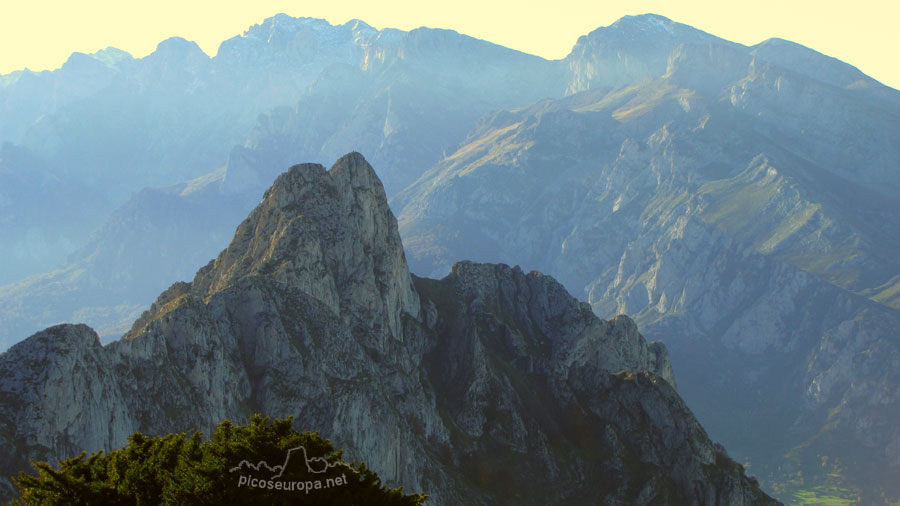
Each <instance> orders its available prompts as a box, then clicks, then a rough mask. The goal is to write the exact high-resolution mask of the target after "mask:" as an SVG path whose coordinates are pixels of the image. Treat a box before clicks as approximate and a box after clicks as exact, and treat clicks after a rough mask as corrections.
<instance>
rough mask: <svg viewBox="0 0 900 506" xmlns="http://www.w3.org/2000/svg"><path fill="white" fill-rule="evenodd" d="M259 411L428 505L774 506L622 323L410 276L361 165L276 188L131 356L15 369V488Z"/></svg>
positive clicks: (161, 306) (10, 373)
mask: <svg viewBox="0 0 900 506" xmlns="http://www.w3.org/2000/svg"><path fill="white" fill-rule="evenodd" d="M254 412H263V413H266V414H268V415H271V416H278V417H282V416H288V415H292V416H294V417H295V420H296V422H295V424H296V425H297V426H298V428H299V429H301V430H318V431H321V432H322V433H323V434H324V435H325V436H326V437H328V438H330V439H331V440H332V441H334V442H335V444H336V446H339V447H343V448H345V450H346V452H347V456H348V457H349V458H351V459H353V460H365V461H366V462H367V463H368V464H369V465H370V466H371V467H372V468H373V469H375V470H376V471H377V472H378V473H379V474H380V475H381V476H382V477H384V478H385V479H387V480H388V481H390V482H391V483H396V484H402V485H403V486H404V487H406V489H407V490H422V491H425V492H427V493H428V494H429V495H430V496H431V499H430V504H434V505H450V504H467V505H468V504H471V505H477V504H485V505H487V504H492V505H496V504H560V503H569V504H595V503H597V502H598V501H600V502H602V503H603V504H621V505H625V504H629V505H630V504H673V505H674V504H697V505H701V504H702V505H707V504H716V505H725V504H775V501H773V500H772V499H770V498H768V497H767V496H765V494H763V493H762V492H760V490H759V488H758V487H757V486H756V485H755V484H754V483H753V480H751V479H750V478H748V477H747V476H745V475H744V471H743V469H742V468H741V467H740V466H738V465H737V464H735V463H734V462H732V461H731V460H730V459H728V458H727V457H726V456H725V455H724V453H723V452H722V451H721V450H718V451H717V450H716V448H715V447H714V445H713V443H712V442H711V441H710V440H709V438H708V437H707V435H706V433H705V432H704V430H703V429H702V428H701V427H700V425H699V424H698V423H697V421H696V420H695V419H694V417H693V415H692V414H691V412H690V410H689V409H688V408H687V407H686V406H685V404H684V403H683V402H682V401H681V399H680V397H679V396H678V393H677V392H676V390H675V380H674V376H673V372H672V368H671V366H670V364H669V359H668V354H667V352H666V350H665V347H664V346H662V345H661V344H659V343H650V344H648V343H646V341H645V340H644V338H643V337H642V336H641V335H640V334H639V333H638V331H637V327H636V326H635V324H634V323H633V322H632V321H631V320H630V319H629V318H627V317H625V316H619V317H617V318H615V319H614V320H611V321H604V320H600V319H598V318H597V317H596V316H595V315H594V314H593V313H592V312H591V310H590V308H589V306H587V305H586V304H585V303H582V302H579V301H577V300H576V299H575V298H573V297H572V296H571V295H569V294H568V293H567V292H566V291H565V289H564V288H563V287H562V286H561V285H560V284H559V283H557V282H556V281H555V280H554V279H552V278H550V277H549V276H544V275H542V274H540V273H537V272H531V273H528V274H526V273H524V272H523V271H522V270H521V269H519V268H518V267H516V268H510V267H508V266H505V265H486V264H476V263H471V262H460V263H457V264H455V265H454V266H453V268H452V269H451V272H450V274H449V275H448V276H447V277H445V278H444V279H441V280H430V279H425V278H415V277H412V276H411V275H410V273H409V271H408V269H407V265H406V260H405V257H404V253H403V249H402V247H401V244H400V239H399V235H398V230H397V222H396V220H395V218H394V216H393V214H392V213H391V211H390V209H389V208H388V206H387V200H386V198H385V195H384V190H383V188H382V186H381V183H380V182H379V180H378V178H377V177H376V176H375V174H374V172H373V170H372V168H371V167H370V166H369V164H368V163H367V162H366V161H365V160H364V159H363V158H362V156H360V155H359V154H357V153H352V154H349V155H347V156H345V157H343V158H341V159H340V160H338V162H337V163H336V164H335V165H334V167H332V168H331V169H330V170H328V171H326V170H325V169H324V168H323V167H321V166H318V165H297V166H294V167H292V168H291V169H290V170H289V171H288V172H287V173H285V174H283V175H282V176H280V177H279V178H278V180H277V181H276V182H275V184H274V185H273V187H272V188H271V189H270V190H269V191H268V192H266V194H265V196H264V197H263V200H262V202H261V203H260V205H259V206H258V207H257V208H256V209H255V210H254V211H253V212H252V213H251V214H250V216H249V217H248V218H247V220H245V221H244V223H242V224H241V225H240V226H239V227H238V229H237V232H236V234H235V238H234V240H233V241H232V243H231V245H230V246H229V247H228V248H227V249H225V250H224V251H223V252H222V253H221V254H220V255H219V256H218V258H217V259H215V260H214V261H212V262H210V264H209V265H207V266H206V267H204V268H202V269H201V270H200V271H199V272H198V273H197V276H196V277H195V278H194V280H193V281H192V282H191V283H176V284H175V285H173V286H172V287H171V288H170V289H169V290H167V291H166V292H164V293H163V294H161V295H160V297H159V298H158V300H157V302H156V303H154V304H153V306H152V307H151V308H150V309H149V310H148V311H147V312H145V313H144V315H143V316H142V317H141V318H140V319H139V320H138V321H137V322H135V325H134V327H133V328H132V331H131V332H130V333H129V334H128V335H127V336H125V338H123V339H122V340H120V341H117V342H115V343H112V344H110V345H108V346H106V347H101V346H100V344H99V341H98V339H97V337H96V334H94V333H93V332H92V331H91V330H90V329H88V328H87V327H85V326H72V325H64V326H58V327H53V328H50V329H47V330H46V331H44V332H41V333H38V334H36V335H34V336H32V337H31V338H29V339H27V340H25V341H23V342H21V343H19V344H17V345H16V346H14V347H12V348H11V349H10V350H9V351H8V352H6V353H4V354H3V355H2V356H0V431H2V432H0V444H2V445H3V448H4V451H3V452H0V455H3V457H0V466H2V471H3V473H4V475H6V476H9V475H10V474H13V473H14V472H15V471H17V470H20V469H23V468H24V467H25V462H26V461H27V459H28V458H41V459H48V458H58V457H66V456H71V455H73V454H76V453H78V452H79V451H80V450H81V449H85V450H88V451H95V450H98V449H103V448H106V449H109V448H113V447H117V446H121V445H122V444H123V443H124V442H125V438H126V436H127V435H128V434H129V433H130V432H131V431H134V430H140V431H142V432H145V433H149V434H158V433H164V432H171V431H179V432H180V431H190V430H195V429H200V430H204V431H206V432H207V433H208V432H209V430H210V429H211V428H212V426H213V425H214V424H215V423H216V422H218V421H219V420H221V419H224V418H232V419H244V418H246V417H247V416H249V415H250V414H251V413H254ZM7 450H8V451H7Z"/></svg>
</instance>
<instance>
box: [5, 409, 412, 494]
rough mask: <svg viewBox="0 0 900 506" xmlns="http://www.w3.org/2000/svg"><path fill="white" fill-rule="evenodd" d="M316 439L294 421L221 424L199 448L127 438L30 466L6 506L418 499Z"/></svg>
mask: <svg viewBox="0 0 900 506" xmlns="http://www.w3.org/2000/svg"><path fill="white" fill-rule="evenodd" d="M341 453H342V452H341V451H340V450H338V451H335V450H334V448H333V447H332V445H331V443H330V442H329V441H328V440H326V439H323V438H322V437H321V436H319V434H318V433H317V432H304V433H302V434H301V433H300V432H298V431H296V430H295V429H294V428H293V419H292V418H285V419H275V420H273V421H271V423H270V420H269V418H267V417H266V418H264V417H262V416H260V415H254V416H253V417H251V419H250V423H249V424H248V425H240V426H237V425H234V424H232V422H231V421H229V420H225V421H223V422H221V423H220V424H219V425H218V426H217V427H216V429H215V431H214V432H213V435H212V437H211V438H209V439H208V440H206V441H204V440H203V437H202V435H201V434H200V433H199V432H195V433H194V434H193V435H192V436H190V437H188V436H187V435H186V434H169V435H165V436H158V437H148V436H145V435H143V434H141V433H139V432H135V433H134V434H132V435H131V436H130V437H129V438H128V445H127V446H125V447H124V448H121V449H118V450H113V451H110V452H108V453H104V452H98V453H95V454H93V455H91V456H90V457H87V456H86V454H85V453H84V452H82V453H81V455H79V456H77V457H74V458H69V459H65V460H60V461H59V467H58V469H55V468H54V467H53V466H51V465H50V464H48V463H46V462H33V465H34V466H35V469H36V470H37V475H32V474H27V473H24V472H23V473H21V474H19V476H17V477H15V478H13V481H14V483H15V484H16V485H17V486H18V487H19V489H20V491H21V496H20V497H19V498H18V499H16V500H13V501H12V503H10V504H11V505H12V506H23V505H28V506H32V505H35V506H36V505H43V506H57V505H59V506H62V505H66V506H70V505H113V506H119V505H121V506H125V505H129V506H131V505H135V506H145V505H146V506H150V505H160V504H162V505H210V506H212V505H216V506H221V505H246V504H260V505H263V504H266V505H269V504H271V505H282V504H285V505H286V504H291V505H304V504H310V505H312V504H315V505H320V506H329V505H335V506H338V505H340V506H352V505H359V506H363V505H365V506H418V505H421V504H422V503H423V502H424V501H425V495H423V494H404V493H403V489H402V488H396V489H389V488H387V487H385V486H384V485H382V483H381V479H380V478H379V477H378V475H377V474H376V473H374V472H373V471H371V470H369V469H368V468H367V467H366V465H365V463H356V464H351V463H347V462H344V461H343V460H341Z"/></svg>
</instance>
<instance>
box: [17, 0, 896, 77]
mask: <svg viewBox="0 0 900 506" xmlns="http://www.w3.org/2000/svg"><path fill="white" fill-rule="evenodd" d="M278 12H284V13H287V14H290V15H292V16H311V17H320V18H325V19H327V20H329V21H330V22H332V23H336V24H339V23H343V22H345V21H347V20H349V19H352V18H358V19H362V20H363V21H365V22H367V23H369V24H370V25H372V26H374V27H376V28H385V27H393V28H401V29H412V28H416V27H419V26H430V27H438V28H452V29H454V30H456V31H459V32H462V33H466V34H468V35H471V36H474V37H478V38H481V39H486V40H490V41H492V42H495V43H498V44H502V45H504V46H508V47H511V48H515V49H518V50H521V51H525V52H528V53H532V54H537V55H540V56H543V57H545V58H551V59H556V58H562V57H563V56H565V55H566V54H567V53H568V52H569V50H570V49H571V48H572V46H573V45H574V44H575V41H576V39H577V38H578V36H580V35H583V34H586V33H588V32H589V31H591V30H593V29H594V28H597V27H599V26H605V25H608V24H610V23H612V22H614V21H615V20H616V19H618V18H620V17H622V16H623V15H626V14H641V13H645V12H655V13H657V14H662V15H664V16H667V17H669V18H671V19H673V20H675V21H680V22H682V23H686V24H689V25H692V26H694V27H696V28H700V29H702V30H705V31H707V32H710V33H713V34H715V35H718V36H720V37H723V38H726V39H729V40H733V41H736V42H741V43H744V44H755V43H757V42H760V41H763V40H765V39H767V38H770V37H781V38H784V39H789V40H793V41H795V42H798V43H801V44H803V45H805V46H808V47H811V48H813V49H816V50H817V51H820V52H822V53H825V54H827V55H830V56H834V57H836V58H839V59H841V60H844V61H846V62H848V63H850V64H852V65H855V66H856V67H858V68H859V69H860V70H862V71H863V72H865V73H867V74H869V75H870V76H872V77H874V78H875V79H878V80H880V81H882V82H883V83H885V84H888V85H890V86H893V87H894V88H900V65H898V63H897V62H898V61H900V59H898V56H897V53H898V50H900V30H898V29H897V24H898V23H900V0H857V1H854V2H847V1H833V0H824V1H823V0H819V1H807V0H799V1H796V0H757V1H755V2H746V1H745V2H740V3H739V4H738V3H737V2H728V1H723V0H718V1H706V0H704V1H700V0H696V1H695V0H680V1H673V0H628V1H623V0H619V1H604V0H590V1H584V0H552V1H548V2H527V1H523V0H517V1H509V0H501V1H494V0H454V1H452V2H427V1H422V0H331V1H327V2H325V1H318V2H309V1H306V2H304V1H285V0H255V1H252V0H251V1H247V0H241V1H239V2H235V1H232V0H219V1H191V0H155V1H153V2H145V1H140V2H138V1H131V0H80V1H72V0H65V1H58V0H57V1H41V0H32V1H24V0H0V73H2V74H5V73H8V72H11V71H13V70H18V69H22V68H25V67H28V68H30V69H32V70H43V69H54V68H58V67H59V66H60V65H62V63H63V62H64V61H65V60H66V58H68V56H69V54H71V53H72V52H73V51H81V52H85V53H92V52H94V51H97V50H99V49H102V48H105V47H107V46H115V47H118V48H120V49H124V50H126V51H128V52H129V53H131V54H132V55H133V56H135V57H141V56H145V55H147V54H148V53H150V52H151V51H153V49H155V47H156V44H157V43H158V42H159V41H161V40H163V39H166V38H168V37H171V36H174V35H178V36H181V37H184V38H186V39H189V40H194V41H196V42H197V43H198V44H199V45H200V47H201V48H203V50H204V51H206V52H207V53H208V54H210V55H214V54H215V53H216V51H217V49H218V46H219V43H220V42H222V41H223V40H225V39H227V38H230V37H232V36H234V35H238V34H240V33H243V31H244V30H246V29H247V28H248V27H249V26H250V25H252V24H256V23H259V22H260V21H262V20H263V19H264V18H267V17H269V16H272V15H274V14H276V13H278Z"/></svg>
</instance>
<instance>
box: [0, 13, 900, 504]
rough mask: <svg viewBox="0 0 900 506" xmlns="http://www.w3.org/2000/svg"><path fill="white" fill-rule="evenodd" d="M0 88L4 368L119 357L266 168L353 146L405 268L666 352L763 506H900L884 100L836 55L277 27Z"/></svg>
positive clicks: (898, 217) (284, 22) (637, 24)
mask: <svg viewBox="0 0 900 506" xmlns="http://www.w3.org/2000/svg"><path fill="white" fill-rule="evenodd" d="M76 71H77V72H76ZM0 83H2V84H0V111H2V113H0V114H2V115H3V117H4V121H3V122H2V124H0V139H3V140H4V141H6V143H5V144H4V145H3V147H2V150H0V210H2V214H0V220H3V223H4V225H3V226H2V227H0V234H2V235H3V240H2V241H0V244H3V246H0V258H3V259H5V260H6V261H5V262H4V263H3V264H4V266H5V267H3V269H6V270H5V271H3V270H2V269H0V280H6V281H7V282H10V284H8V285H6V286H3V287H0V322H2V323H3V325H2V326H0V328H2V330H0V342H2V343H3V344H4V346H9V345H11V344H12V343H14V342H16V341H18V340H20V339H21V338H23V337H25V336H27V335H29V334H31V333H33V332H35V331H37V330H40V329H42V328H44V327H46V326H49V325H51V324H55V323H59V322H64V321H86V322H88V323H89V324H91V325H92V326H94V327H95V328H97V329H98V330H99V331H100V334H101V335H102V336H103V337H104V340H108V339H111V338H114V337H117V336H119V335H122V334H123V333H125V332H126V331H127V330H128V328H129V327H130V325H131V322H133V321H134V320H135V318H137V317H138V316H139V314H140V311H141V310H142V308H144V307H146V306H147V305H148V304H149V302H150V301H152V299H153V297H154V296H155V295H156V294H158V293H159V292H161V291H162V290H163V289H164V288H165V287H166V286H168V285H169V284H170V283H171V281H173V280H177V279H182V280H187V279H191V278H192V276H193V272H194V271H196V269H197V268H199V267H200V266H201V265H202V264H203V262H205V259H207V258H209V257H212V256H214V255H215V253H216V252H217V251H219V250H220V249H221V248H223V247H225V246H226V244H227V240H228V238H229V237H231V233H232V231H233V230H234V227H235V226H236V225H237V224H238V222H239V221H240V220H241V218H242V217H243V216H246V214H247V213H248V212H250V210H251V209H252V208H253V207H254V206H255V205H256V204H258V202H259V200H258V198H259V195H260V194H261V193H262V192H263V190H264V189H265V188H267V187H268V185H269V183H270V182H271V181H272V180H273V179H274V178H275V177H276V175H277V172H278V171H280V170H281V169H283V167H286V166H289V165H291V164H292V163H295V162H297V161H299V160H313V161H328V160H332V159H335V158H337V157H338V156H339V155H340V154H342V153H345V152H348V151H361V152H363V153H365V154H366V155H367V156H368V157H369V158H370V160H372V161H373V165H374V166H375V167H377V168H378V170H379V175H380V177H381V178H382V180H383V181H384V184H385V189H386V190H387V196H388V197H389V198H390V199H391V200H390V202H391V206H392V208H393V209H394V211H395V212H396V213H397V215H398V219H399V223H400V234H401V236H402V237H403V243H404V247H405V250H406V255H407V258H408V259H409V262H410V268H411V269H412V271H413V272H416V273H418V274H421V275H427V276H430V277H435V278H437V277H441V276H443V275H445V274H447V273H448V272H450V269H451V266H452V265H453V263H454V262H456V261H458V260H461V259H467V260H474V261H483V262H494V263H496V262H503V263H508V264H513V265H515V264H520V265H522V266H523V267H525V268H526V269H538V270H541V271H542V272H545V273H547V274H550V275H552V276H553V277H554V278H556V279H558V280H559V281H560V282H562V283H563V285H564V286H566V287H567V288H568V289H569V290H570V291H571V292H572V293H575V294H577V295H578V296H579V297H582V298H584V299H585V300H587V301H588V302H589V303H590V305H591V306H592V308H593V310H594V311H595V312H596V313H597V314H598V315H600V316H602V317H613V316H614V315H616V314H619V313H628V314H630V315H632V316H633V317H634V319H635V321H637V323H638V325H639V326H640V328H641V329H642V331H643V332H644V333H645V334H646V335H648V336H651V337H652V338H653V339H659V340H662V341H664V342H665V343H666V344H667V345H668V346H669V349H670V351H671V353H672V362H673V367H674V369H675V372H676V374H677V376H678V378H679V388H680V393H681V395H683V396H684V398H685V399H686V401H687V405H688V406H690V408H691V409H692V410H693V411H694V412H695V413H697V416H698V419H699V420H700V421H701V422H702V423H703V424H704V426H706V427H707V429H708V430H709V431H710V433H711V435H712V437H713V438H714V439H718V440H721V441H722V442H724V443H725V444H726V446H727V447H728V448H729V449H730V450H731V451H732V453H733V455H734V456H735V457H736V458H737V459H738V460H739V461H740V462H742V463H744V465H745V466H749V468H750V471H751V472H752V474H756V475H758V476H759V477H760V478H761V479H762V481H763V484H764V488H766V490H769V491H774V492H775V495H776V497H778V498H780V499H782V500H785V501H786V502H788V503H792V502H798V503H799V501H801V499H802V500H818V499H816V497H818V498H819V499H822V500H824V499H823V498H828V497H841V498H844V499H847V500H850V499H853V500H855V499H856V498H857V497H860V498H861V500H862V501H863V504H888V503H890V501H896V500H900V488H897V487H898V486H897V484H896V483H895V480H893V479H892V477H893V476H895V475H896V473H897V472H898V470H900V430H898V429H897V428H896V427H895V425H896V424H895V423H894V420H895V419H897V418H898V417H900V404H898V394H897V392H898V388H900V378H897V377H896V374H895V373H894V371H896V370H898V369H897V366H898V359H900V354H898V345H900V257H898V256H897V255H896V251H898V246H900V204H898V202H900V198H898V197H900V93H898V92H897V90H893V89H891V88H888V87H886V86H883V85H881V84H880V83H878V82H876V81H874V80H873V79H871V78H869V77H867V76H865V75H864V74H862V73H861V72H859V71H858V70H857V69H855V68H853V67H852V66H850V65H847V64H846V63H843V62H840V61H838V60H835V59H833V58H829V57H827V56H824V55H821V54H819V53H816V52H815V51H812V50H810V49H808V48H805V47H802V46H799V45H797V44H794V43H791V42H788V41H784V40H780V39H772V40H768V41H765V42H763V43H760V44H758V45H756V46H751V47H747V46H743V45H740V44H735V43H732V42H729V41H725V40H723V39H720V38H718V37H715V36H713V35H710V34H707V33H705V32H702V31H699V30H696V29H694V28H691V27H689V26H687V25H683V24H680V23H676V22H673V21H671V20H668V19H666V18H664V17H661V16H656V15H643V16H628V17H625V18H623V19H621V20H619V21H617V22H616V23H614V24H613V25H610V26H608V27H603V28H598V29H597V30H595V31H594V32H591V33H590V34H588V35H585V36H582V37H581V38H579V39H578V41H577V43H576V44H575V46H574V48H573V50H572V52H571V53H570V54H569V55H568V56H567V57H566V58H564V59H562V60H557V61H547V60H544V59H541V58H538V57H534V56H530V55H526V54H523V53H519V52H516V51H512V50H509V49H506V48H503V47H500V46H496V45H493V44H490V43H488V42H485V41H479V40H476V39H472V38H470V37H467V36H464V35H460V34H457V33H455V32H452V31H446V30H432V29H418V30H413V31H410V32H402V31H398V30H391V29H386V30H381V31H377V30H374V29H372V28H371V27H369V26H368V25H365V23H362V22H359V21H353V22H350V23H347V24H345V25H342V26H331V25H328V24H327V23H326V22H324V21H321V20H313V19H293V18H290V17H287V16H283V15H279V16H275V17H274V18H270V19H268V20H266V21H265V22H264V23H262V24H261V25H257V26H254V27H252V28H251V29H250V30H249V31H248V32H247V33H245V34H244V35H243V36H241V37H236V38H234V39H231V40H229V41H226V42H224V43H223V45H222V48H221V49H220V51H219V54H218V55H217V56H216V57H215V58H212V59H210V58H207V57H205V55H203V54H202V53H201V52H200V51H199V49H197V48H196V45H194V44H192V43H189V42H187V41H184V40H181V39H171V40H169V41H165V42H164V43H161V44H160V47H159V49H158V50H157V51H156V52H155V53H154V54H152V55H150V56H148V57H146V58H143V59H140V60H134V59H132V58H130V57H129V56H128V55H126V54H123V53H121V52H119V51H117V50H114V49H108V50H106V51H102V52H100V53H97V54H95V55H77V54H76V55H73V57H72V59H70V62H69V63H67V64H66V66H64V67H63V69H60V70H58V71H56V72H44V73H40V74H34V73H18V74H13V75H10V76H2V77H0ZM35 83H43V84H40V85H38V84H35ZM7 117H8V118H10V119H9V120H6V119H5V118H7ZM85 125H90V126H91V128H85ZM148 185H153V187H152V188H144V187H145V186H148ZM142 188H143V189H142ZM128 195H131V197H130V199H129V198H128ZM47 196H53V198H52V199H48V198H47ZM115 209H117V210H115ZM104 221H105V224H104ZM90 231H94V233H93V234H91V235H90V239H89V240H88V239H87V238H88V236H89V232H90ZM63 259H67V261H66V262H65V263H64V264H61V265H60V264H59V262H61V261H62V260H63ZM57 266H58V267H59V268H58V269H57V270H55V271H51V269H52V268H54V267H57ZM41 272H44V273H43V274H38V275H36V276H33V277H30V278H27V279H21V278H22V277H23V275H24V274H26V273H28V274H30V273H41ZM13 281H15V283H12V282H13Z"/></svg>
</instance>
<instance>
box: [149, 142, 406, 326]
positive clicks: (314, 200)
mask: <svg viewBox="0 0 900 506" xmlns="http://www.w3.org/2000/svg"><path fill="white" fill-rule="evenodd" d="M251 276H263V277H266V278H269V279H271V280H274V281H277V282H279V283H282V284H283V285H285V286H287V287H290V288H292V289H296V290H299V291H301V292H304V293H306V294H308V295H311V296H312V297H314V298H316V299H318V300H320V301H321V302H324V303H325V304H326V305H327V306H328V307H329V308H330V309H331V310H332V311H334V312H335V314H357V315H359V314H366V315H368V316H369V317H371V318H372V319H373V322H375V323H378V324H384V325H385V326H386V327H387V328H388V329H390V331H391V333H392V334H393V335H395V336H399V335H400V331H399V329H400V318H401V316H402V314H403V313H408V314H410V315H412V316H413V317H417V316H418V314H419V301H418V296H417V295H416V293H415V290H414V288H413V286H412V280H411V278H410V276H409V270H408V268H407V265H406V257H405V256H404V253H403V245H402V244H401V242H400V235H399V233H398V231H397V220H396V218H394V215H393V213H391V210H390V208H389V207H388V205H387V197H386V196H385V193H384V187H383V186H382V184H381V181H380V180H379V179H378V176H377V175H376V174H375V171H374V170H373V169H372V167H371V165H369V163H368V162H367V161H366V160H365V158H363V156H362V155H360V154H359V153H350V154H348V155H346V156H344V157H342V158H341V159H339V160H338V161H337V162H336V163H335V164H334V166H332V168H331V169H330V170H327V171H326V170H325V168H324V167H323V166H321V165H318V164H302V165H295V166H293V167H291V168H290V169H289V170H288V171H287V172H286V173H284V174H282V175H281V176H279V177H278V179H277V180H276V181H275V183H274V184H273V185H272V187H271V188H270V189H269V190H268V191H266V193H265V195H264V196H263V199H262V202H261V203H260V204H259V206H257V208H256V209H254V210H253V212H252V213H251V214H250V216H249V217H248V218H247V219H246V220H244V222H243V223H241V225H240V226H239V227H238V229H237V231H236V232H235V236H234V239H233V240H232V242H231V244H230V245H229V246H228V247H227V248H226V249H225V250H224V251H223V252H222V253H221V254H220V255H219V256H218V258H216V259H215V260H213V261H212V262H210V263H209V264H208V265H207V266H206V267H204V268H202V269H200V271H199V272H198V273H197V276H196V277H195V279H194V281H193V282H192V283H191V285H190V287H188V286H187V285H185V284H176V285H174V286H173V287H172V288H170V289H169V290H167V291H166V292H165V293H163V295H161V296H160V299H159V300H158V301H157V302H156V303H155V304H154V308H156V309H157V311H156V312H161V311H162V310H163V308H164V307H165V306H166V305H167V304H169V303H170V302H171V301H174V300H177V299H178V298H180V297H183V296H187V295H188V294H190V295H191V296H194V297H197V298H199V299H207V298H208V297H210V296H211V295H213V294H215V293H217V292H219V291H222V290H224V289H225V288H227V287H229V286H232V285H234V284H235V283H236V282H238V281H239V280H241V279H243V278H246V277H251ZM153 314H154V309H153V308H151V311H150V314H149V315H145V316H144V317H142V318H141V320H139V322H138V323H139V324H138V325H136V327H142V326H143V325H142V323H146V322H147V321H149V319H152V315H153ZM386 315H389V318H388V319H387V321H384V322H378V320H379V319H380V318H381V317H384V316H386ZM148 316H149V319H148ZM136 330H139V328H135V329H133V331H136Z"/></svg>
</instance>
